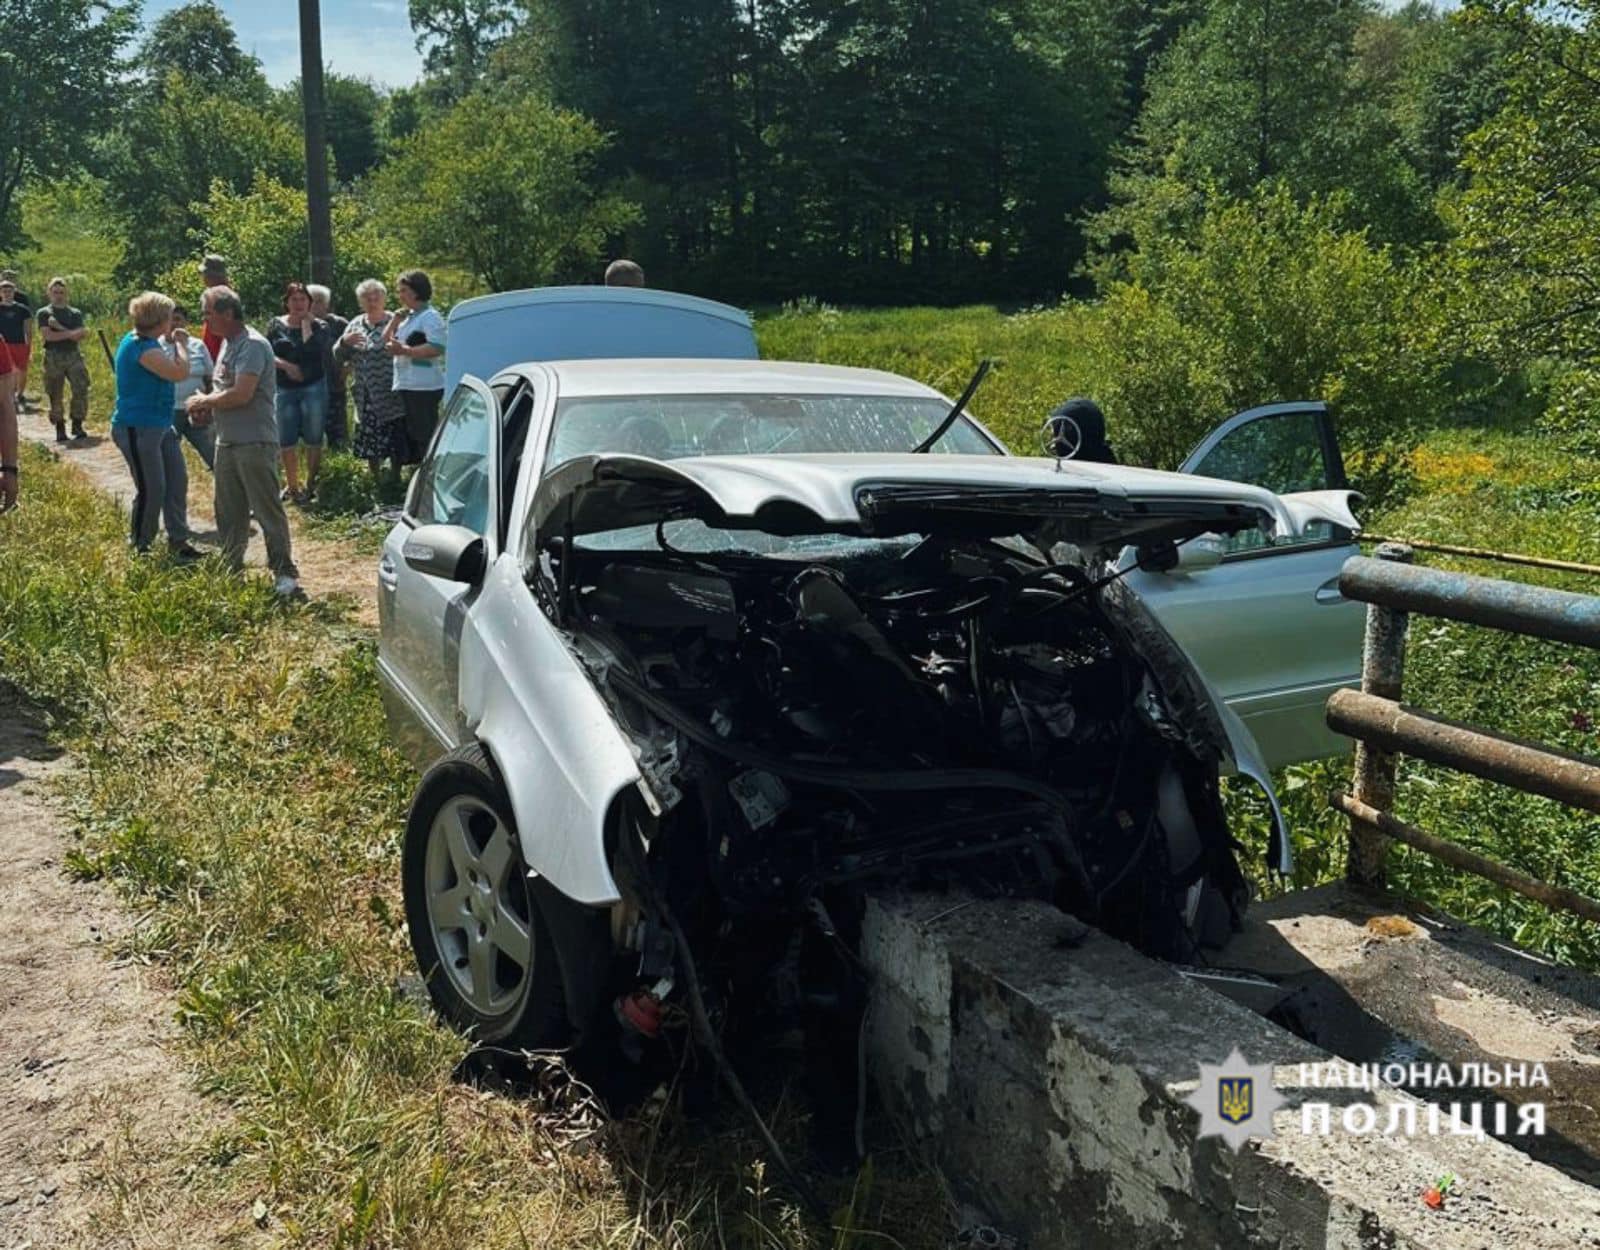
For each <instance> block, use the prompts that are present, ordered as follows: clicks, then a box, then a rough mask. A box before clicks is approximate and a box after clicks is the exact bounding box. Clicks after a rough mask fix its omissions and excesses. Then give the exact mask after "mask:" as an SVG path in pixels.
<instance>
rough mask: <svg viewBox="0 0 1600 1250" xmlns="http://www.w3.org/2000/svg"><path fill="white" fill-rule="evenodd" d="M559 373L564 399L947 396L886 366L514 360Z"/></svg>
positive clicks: (518, 369)
mask: <svg viewBox="0 0 1600 1250" xmlns="http://www.w3.org/2000/svg"><path fill="white" fill-rule="evenodd" d="M540 367H543V368H545V369H548V370H549V371H550V372H551V373H553V374H555V375H556V392H557V394H558V395H560V396H561V398H563V399H570V398H574V397H584V396H601V395H606V396H613V395H727V394H752V395H897V396H906V397H913V398H919V399H943V398H944V397H943V396H942V395H940V394H939V392H938V391H936V390H934V389H933V388H932V387H931V386H924V385H923V384H922V383H921V382H914V381H912V380H911V379H910V378H903V377H901V376H900V375H899V374H896V373H886V372H884V371H883V370H881V369H853V368H849V367H847V366H844V365H814V364H802V363H799V362H795V361H786V360H646V359H631V358H630V359H617V360H547V361H540V362H537V363H530V364H525V365H513V366H512V367H511V368H510V369H508V370H507V371H506V372H508V373H518V374H523V375H526V374H528V373H530V372H532V371H533V370H535V369H538V368H540Z"/></svg>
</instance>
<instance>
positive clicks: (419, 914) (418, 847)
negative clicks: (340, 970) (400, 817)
mask: <svg viewBox="0 0 1600 1250" xmlns="http://www.w3.org/2000/svg"><path fill="white" fill-rule="evenodd" d="M401 868H402V878H403V888H404V894H405V907H406V922H407V927H408V928H409V929H410V932H411V949H412V952H413V953H414V954H415V955H416V958H417V966H418V967H419V968H420V969H421V971H422V976H423V980H424V981H425V982H426V984H427V986H428V993H429V995H430V996H431V997H432V999H433V1002H434V1005H435V1006H436V1007H437V1008H438V1010H439V1013H440V1015H442V1016H443V1017H444V1018H445V1019H446V1020H447V1021H449V1023H450V1024H451V1025H452V1026H453V1027H454V1028H456V1029H457V1030H459V1031H460V1032H462V1033H465V1034H467V1035H469V1036H470V1037H472V1038H473V1039H474V1040H475V1041H480V1042H495V1043H500V1044H509V1045H512V1046H517V1047H524V1048H528V1049H538V1048H543V1047H550V1046H558V1045H560V1044H562V1043H563V1042H564V1041H565V1040H566V1034H567V1032H568V1027H567V1019H566V1012H565V1009H564V1003H563V997H562V991H561V977H560V970H559V968H558V966H557V962H556V954H555V949H554V946H553V944H552V942H551V940H550V936H549V932H548V930H547V928H546V925H545V922H544V918H543V916H542V915H541V914H540V911H539V904H538V902H537V900H536V898H535V896H534V892H533V891H532V890H531V889H530V888H529V881H528V870H527V867H526V865H525V864H524V863H523V859H522V851H521V848H520V845H519V843H518V841H517V829H516V822H515V820H514V818H513V816H512V814H511V803H510V800H509V799H508V797H507V796H506V792H505V788H504V786H503V785H502V784H501V782H500V779H499V778H498V777H497V776H496V775H495V772H494V769H493V767H492V765H491V764H490V762H489V758H488V756H487V755H486V754H485V753H484V751H483V749H482V748H481V747H479V746H477V745H476V744H474V745H472V746H468V747H463V748H461V749H460V750H457V751H453V752H451V753H450V754H449V755H447V756H446V757H445V758H444V759H443V760H441V761H440V762H439V763H438V764H436V765H434V767H432V768H430V769H429V770H428V772H427V774H426V775H425V776H424V777H423V779H422V784H421V785H420V786H418V788H417V793H416V797H415V798H414V799H413V800H412V803H411V812H410V815H409V816H408V818H407V820H406V837H405V849H404V854H403V857H402V865H401Z"/></svg>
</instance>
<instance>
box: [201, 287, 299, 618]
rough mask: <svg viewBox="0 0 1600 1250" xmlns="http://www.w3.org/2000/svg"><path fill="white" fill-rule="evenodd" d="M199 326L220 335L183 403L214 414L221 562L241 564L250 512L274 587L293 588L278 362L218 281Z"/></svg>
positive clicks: (205, 416)
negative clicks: (207, 373)
mask: <svg viewBox="0 0 1600 1250" xmlns="http://www.w3.org/2000/svg"><path fill="white" fill-rule="evenodd" d="M201 308H202V310H203V311H204V314H205V323H206V329H208V330H210V331H211V332H212V333H213V334H215V335H217V336H218V337H219V338H221V340H222V346H221V348H220V349H219V351H218V353H217V368H216V372H215V374H214V380H215V383H216V385H215V387H214V388H213V389H212V390H211V391H209V392H205V391H202V392H200V393H199V394H195V395H191V396H190V397H189V399H188V401H187V402H186V403H185V404H184V408H185V410H186V411H187V412H188V413H189V419H190V421H192V422H194V423H196V424H204V423H205V422H206V421H215V423H216V427H217V460H216V465H215V466H214V469H213V472H214V475H215V479H216V485H217V509H216V510H217V540H218V543H219V544H220V546H221V548H222V557H223V559H224V560H226V561H227V563H228V567H229V568H231V569H234V570H235V571H237V570H238V569H240V568H241V567H243V565H244V548H245V543H246V542H247V541H249V537H250V517H251V514H254V515H255V518H256V520H257V521H258V522H259V523H260V525H261V536H262V537H263V538H264V539H266V543H267V564H268V565H269V566H270V567H271V569H272V572H273V574H274V575H275V577H276V580H275V582H274V584H273V589H274V590H276V591H277V593H278V594H280V595H296V594H299V592H300V573H299V570H297V569H296V568H295V566H294V560H293V559H292V558H291V556H290V552H289V518H288V516H287V515H286V514H285V513H284V510H283V501H282V500H281V499H280V498H279V497H278V420H277V416H276V414H275V412H274V407H273V399H274V397H275V396H276V394H277V390H278V377H277V374H278V370H277V366H276V365H275V364H274V363H273V357H272V348H271V347H270V346H269V345H268V343H267V340H266V339H265V338H263V337H262V336H261V335H260V334H258V333H257V332H256V331H254V330H252V329H251V328H250V327H249V326H247V325H245V323H244V305H243V304H242V303H241V302H240V300H239V297H238V295H237V294H235V293H234V292H233V290H232V289H230V288H229V287H225V286H214V287H212V288H210V289H209V290H208V291H207V292H206V293H205V299H204V302H203V303H202V305H201Z"/></svg>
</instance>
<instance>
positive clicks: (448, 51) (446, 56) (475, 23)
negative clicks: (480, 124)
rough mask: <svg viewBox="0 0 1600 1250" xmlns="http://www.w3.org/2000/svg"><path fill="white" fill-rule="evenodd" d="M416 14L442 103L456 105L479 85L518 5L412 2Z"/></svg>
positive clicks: (501, 0)
mask: <svg viewBox="0 0 1600 1250" xmlns="http://www.w3.org/2000/svg"><path fill="white" fill-rule="evenodd" d="M410 15H411V29H412V30H413V31H415V32H416V36H417V51H418V52H420V53H422V56H423V65H424V66H425V67H426V68H427V71H428V74H429V76H430V78H431V79H432V80H433V82H434V84H435V86H436V87H437V89H438V95H439V98H440V100H441V102H443V103H451V102H453V101H455V100H458V99H460V98H461V97H462V96H464V95H466V94H467V93H468V92H469V91H471V90H472V89H473V88H474V87H475V86H477V84H478V80H479V78H480V77H481V76H482V75H483V72H484V70H485V69H486V68H487V67H488V64H489V56H490V54H491V53H492V52H493V51H494V50H495V48H496V47H497V46H499V44H500V43H501V41H502V40H504V39H505V37H506V35H507V34H508V33H509V32H510V30H511V28H512V25H513V22H514V19H515V16H516V7H515V6H514V5H513V4H511V3H508V2H507V0H410Z"/></svg>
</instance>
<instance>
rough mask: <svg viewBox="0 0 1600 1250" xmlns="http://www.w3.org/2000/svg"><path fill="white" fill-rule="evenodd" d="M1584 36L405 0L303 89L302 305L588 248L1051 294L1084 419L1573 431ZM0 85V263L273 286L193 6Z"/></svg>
mask: <svg viewBox="0 0 1600 1250" xmlns="http://www.w3.org/2000/svg"><path fill="white" fill-rule="evenodd" d="M1597 11H1600V0H1573V2H1571V3H1564V4H1560V5H1551V4H1542V3H1537V2H1535V0H1469V2H1468V3H1466V4H1464V5H1463V6H1462V7H1461V8H1459V9H1455V10H1451V11H1448V12H1446V11H1440V10H1438V9H1435V8H1433V7H1431V6H1429V5H1426V4H1418V3H1413V4H1409V5H1407V6H1405V7H1400V8H1393V7H1387V6H1383V5H1379V4H1377V3H1375V2H1374V0H1153V2H1145V3H1140V2H1136V0H941V2H940V3H938V4H933V3H929V2H928V0H672V2H671V3H661V2H659V0H516V2H512V0H410V12H409V16H410V22H411V26H412V29H413V32H414V34H415V37H416V39H417V41H418V47H419V50H421V51H422V52H423V54H424V56H425V64H426V72H425V75H424V77H423V79H422V81H420V82H418V83H416V84H414V85H412V86H408V87H405V88H403V89H399V90H383V89H380V88H378V87H375V86H374V85H373V84H371V83H368V82H363V81H358V80H355V79H351V78H349V77H345V76H341V75H339V74H337V73H332V74H330V76H329V78H328V86H327V90H328V97H329V119H330V129H329V137H330V150H331V157H332V162H333V166H334V169H335V176H336V185H337V188H338V190H337V195H336V201H335V205H334V218H335V237H336V243H337V251H338V258H339V263H338V271H337V285H338V287H339V290H340V292H341V296H340V298H341V301H342V299H343V295H342V293H343V292H344V291H347V290H348V289H349V287H350V285H351V284H352V283H353V280H355V279H356V278H359V277H361V276H364V275H366V274H368V273H374V272H384V273H390V272H393V270H394V268H395V266H397V265H399V264H401V263H403V262H405V261H408V260H410V261H421V262H422V263H425V264H427V265H429V266H430V267H434V268H437V269H439V270H440V271H442V273H443V275H444V278H443V287H442V289H443V290H444V291H445V293H446V294H447V296H448V295H460V294H463V293H468V292H471V291H474V290H483V289H495V288H507V287H515V286H524V285H532V284H539V283H545V282H552V281H574V280H577V281H592V280H594V279H595V276H596V274H597V272H598V269H599V267H600V265H601V264H602V263H603V259H604V258H605V257H606V256H607V255H611V254H617V253H622V252H625V253H627V254H629V255H632V256H634V257H635V258H636V259H638V260H639V261H641V262H642V263H643V265H644V266H645V268H646V271H647V272H648V274H649V276H650V279H651V281H652V283H653V284H656V285H661V286H670V287H676V288H679V289H684V290H690V291H694V292H697V293H700V294H705V295H710V296H715V297H720V298H724V299H730V300H734V301H737V302H740V303H744V304H746V305H765V306H776V305H778V304H780V303H783V302H785V301H797V300H799V301H805V300H814V301H827V302H832V303H840V304H858V305H873V306H893V305H903V304H908V303H934V304H959V303H970V302H985V303H993V304H997V305H999V306H1001V307H1002V308H1006V309H1009V310H1013V311H1016V310H1022V309H1026V308H1028V307H1032V306H1042V305H1051V304H1054V303H1055V302H1056V301H1057V300H1059V299H1060V298H1061V297H1062V296H1067V297H1069V298H1070V299H1071V300H1072V301H1073V302H1074V303H1075V304H1079V305H1082V304H1084V303H1085V301H1087V302H1090V303H1092V305H1093V306H1094V307H1095V308H1096V309H1097V310H1098V311H1097V321H1096V329H1095V335H1097V336H1098V338H1094V336H1091V338H1094V342H1092V343H1090V344H1089V346H1087V347H1085V348H1084V351H1085V352H1086V353H1087V355H1088V358H1090V359H1091V360H1092V359H1095V358H1096V357H1095V355H1094V353H1095V352H1096V351H1098V352H1099V353H1100V356H1101V357H1103V358H1104V359H1103V361H1102V366H1101V367H1099V368H1097V369H1090V370H1089V373H1090V376H1091V380H1094V381H1096V383H1097V385H1098V386H1099V387H1100V390H1101V392H1102V393H1104V394H1105V396H1106V398H1107V400H1108V402H1110V403H1112V404H1113V405H1116V406H1119V407H1120V409H1121V410H1122V411H1123V413H1124V414H1128V413H1138V412H1158V413H1160V412H1166V413H1171V412H1184V411H1193V410H1199V409H1207V410H1210V411H1215V409H1216V407H1218V406H1220V405H1221V404H1222V403H1225V402H1231V401H1233V400H1234V399H1236V398H1240V399H1246V400H1251V401H1254V400H1257V399H1259V398H1262V397H1269V396H1272V395H1275V394H1295V393H1301V394H1304V393H1315V394H1320V395H1323V396H1324V397H1326V398H1329V399H1332V400H1334V401H1335V402H1337V403H1339V404H1341V405H1342V407H1343V410H1344V411H1345V413H1346V417H1347V421H1349V422H1350V423H1352V425H1353V427H1354V428H1355V429H1357V430H1359V428H1360V427H1361V425H1362V423H1363V421H1365V420H1373V421H1375V420H1376V419H1377V417H1378V415H1379V414H1382V415H1383V420H1384V422H1385V428H1384V433H1385V435H1386V436H1387V435H1389V434H1392V433H1394V432H1395V431H1394V429H1393V427H1395V426H1396V425H1397V424H1404V422H1405V421H1406V420H1407V419H1409V417H1410V415H1411V414H1416V416H1417V417H1418V418H1428V417H1430V416H1437V415H1438V414H1439V413H1440V412H1441V411H1442V410H1443V409H1444V408H1446V407H1459V406H1461V405H1469V404H1473V403H1480V402H1487V400H1492V401H1493V402H1500V401H1501V400H1503V399H1505V397H1506V392H1507V391H1508V389H1509V390H1511V391H1515V390H1517V389H1519V388H1520V389H1522V390H1527V389H1529V388H1532V387H1537V388H1540V389H1541V394H1542V395H1543V396H1544V397H1545V399H1546V400H1548V404H1547V406H1548V408H1549V410H1550V411H1551V412H1553V413H1556V414H1557V415H1558V416H1559V414H1562V413H1567V414H1569V415H1570V416H1571V422H1570V423H1571V424H1575V425H1585V424H1586V419H1585V414H1586V413H1587V411H1588V409H1589V407H1590V399H1591V396H1592V395H1593V394H1594V392H1595V390H1596V383H1595V381H1594V378H1595V376H1597V375H1595V373H1594V368H1593V366H1594V364H1595V361H1596V356H1597V351H1596V348H1597V345H1600V334H1597V330H1600V321H1597V318H1600V26H1597V25H1596V23H1595V22H1594V20H1593V19H1594V17H1595V15H1596V13H1597ZM0 62H4V72H3V73H0V93H4V99H3V100H0V257H10V258H17V257H21V258H22V259H23V260H24V262H25V261H26V255H27V249H28V246H29V240H28V238H27V229H32V228H34V226H33V225H32V224H31V223H35V222H48V221H49V220H51V219H52V218H53V217H54V216H56V215H58V214H59V213H61V212H65V211H68V210H70V211H71V212H72V213H73V214H75V215H76V216H77V218H78V219H83V218H85V217H88V218H90V219H92V220H94V221H96V222H97V223H99V224H98V226H97V229H99V230H100V231H101V232H102V233H103V234H104V235H105V236H106V237H107V238H109V239H112V240H114V241H115V245H116V252H117V256H118V257H119V266H118V270H117V273H116V283H117V285H118V287H119V288H121V289H124V290H125V289H127V288H129V287H132V286H135V285H141V284H146V283H156V284H159V285H162V286H163V287H164V288H165V289H170V290H173V291H174V292H175V293H178V294H192V287H193V286H194V283H195V281H196V276H195V274H194V267H193V263H192V261H193V258H194V257H196V256H197V255H199V254H200V253H202V252H204V251H209V250H217V251H221V252H223V253H225V254H227V255H228V256H229V257H230V258H231V259H232V260H233V262H234V274H235V279H236V281H237V283H238V284H239V285H240V286H241V288H242V289H243V291H244V294H245V296H246V299H247V303H252V304H253V305H254V306H256V307H261V306H263V303H262V302H263V301H270V300H273V298H274V292H275V291H276V290H277V289H278V285H279V284H280V283H281V281H282V280H283V278H284V277H285V276H286V275H288V274H298V273H301V272H303V270H304V268H305V263H306V262H305V257H306V254H307V245H306V236H305V227H304V193H303V190H302V187H303V181H304V179H303V175H304V154H303V139H302V134H303V131H302V129H301V126H300V122H299V119H300V92H299V89H298V84H290V85H289V86H288V87H287V88H282V89H276V88H273V87H272V86H270V85H269V84H268V82H267V81H266V79H265V77H264V76H263V74H262V71H261V66H260V64H259V63H258V62H257V61H256V60H255V58H253V57H252V56H250V55H249V54H247V53H246V52H244V51H243V50H242V49H241V48H240V46H239V43H238V40H237V38H236V37H235V34H234V32H233V30H232V29H231V27H230V25H229V23H228V21H227V19H226V18H225V16H224V15H223V14H222V13H221V12H220V11H219V9H218V8H217V7H216V6H215V5H214V4H213V3H211V2H210V0H196V2H195V3H190V4H187V5H185V6H183V7H181V8H178V9H175V10H172V11H170V12H168V13H166V14H164V15H163V16H162V17H160V18H159V20H157V21H155V22H154V23H153V24H151V25H149V26H148V27H144V26H141V25H140V23H139V18H138V12H137V6H136V4H134V3H129V2H119V0H112V2H110V3H106V2H104V0H10V2H9V3H7V4H6V5H5V6H4V8H3V9H0ZM49 82H61V83H72V84H74V87H75V89H74V90H72V91H50V90H40V89H39V87H38V85H39V84H41V83H49ZM30 213H31V215H30ZM1095 344H1098V347H1097V346H1096V345H1095ZM1486 397H1487V398H1486ZM1381 441H1383V440H1377V442H1381ZM1377 442H1374V444H1373V449H1374V454H1376V455H1380V457H1381V448H1379V447H1378V446H1377ZM1374 463H1376V461H1374Z"/></svg>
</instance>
